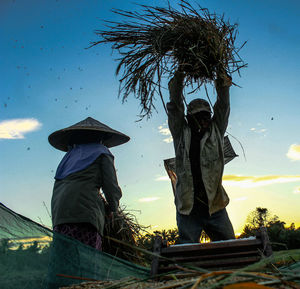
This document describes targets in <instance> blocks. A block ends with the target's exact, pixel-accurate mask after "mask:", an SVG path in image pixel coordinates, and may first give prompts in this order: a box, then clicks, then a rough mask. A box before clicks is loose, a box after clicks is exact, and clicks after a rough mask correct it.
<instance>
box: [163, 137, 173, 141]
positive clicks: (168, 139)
mask: <svg viewBox="0 0 300 289" xmlns="http://www.w3.org/2000/svg"><path fill="white" fill-rule="evenodd" d="M163 141H164V142H166V143H171V142H173V138H172V136H169V137H168V138H164V139H163Z"/></svg>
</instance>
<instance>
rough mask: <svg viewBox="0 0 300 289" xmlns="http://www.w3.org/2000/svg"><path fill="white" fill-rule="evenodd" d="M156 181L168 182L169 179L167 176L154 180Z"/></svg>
mask: <svg viewBox="0 0 300 289" xmlns="http://www.w3.org/2000/svg"><path fill="white" fill-rule="evenodd" d="M155 180H156V181H169V180H170V179H169V177H168V176H159V177H157V178H156V179H155Z"/></svg>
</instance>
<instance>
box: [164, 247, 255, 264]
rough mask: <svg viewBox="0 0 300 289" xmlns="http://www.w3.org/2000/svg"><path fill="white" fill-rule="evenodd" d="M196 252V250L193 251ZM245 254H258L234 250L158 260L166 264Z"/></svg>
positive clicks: (253, 251) (245, 255)
mask: <svg viewBox="0 0 300 289" xmlns="http://www.w3.org/2000/svg"><path fill="white" fill-rule="evenodd" d="M195 254H196V252H195ZM247 256H259V257H260V255H259V252H258V250H252V251H242V252H235V253H231V252H229V253H222V254H210V255H194V256H192V257H176V256H175V257H172V258H171V260H170V261H168V260H165V259H162V260H160V261H159V263H160V264H162V265H164V264H168V263H172V262H174V263H181V262H192V261H200V260H205V259H209V260H211V259H214V260H215V259H222V258H223V259H224V258H232V257H237V258H240V257H247Z"/></svg>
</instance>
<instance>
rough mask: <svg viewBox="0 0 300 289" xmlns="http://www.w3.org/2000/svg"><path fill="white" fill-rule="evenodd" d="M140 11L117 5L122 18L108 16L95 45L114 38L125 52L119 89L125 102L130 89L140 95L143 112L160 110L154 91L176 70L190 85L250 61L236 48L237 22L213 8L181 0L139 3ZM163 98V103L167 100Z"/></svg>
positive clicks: (118, 71)
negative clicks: (161, 4) (162, 4)
mask: <svg viewBox="0 0 300 289" xmlns="http://www.w3.org/2000/svg"><path fill="white" fill-rule="evenodd" d="M139 6H140V7H141V9H142V11H141V12H136V11H135V12H131V11H124V10H119V9H114V10H112V11H113V12H114V13H115V14H118V15H119V16H122V17H124V19H125V20H124V21H123V22H113V21H106V23H107V24H106V28H107V29H106V30H96V31H95V33H96V34H97V35H98V36H100V38H101V39H100V40H99V41H95V42H92V43H91V46H90V47H92V46H95V45H98V44H102V43H111V44H112V49H113V50H117V51H118V52H119V54H120V55H121V57H120V58H119V59H118V61H119V64H118V67H117V69H116V74H117V75H118V74H121V77H120V90H119V94H123V95H122V100H123V101H126V99H127V97H128V96H129V94H130V93H134V95H135V97H136V98H137V99H139V100H140V105H141V111H140V117H141V118H143V117H145V116H147V117H150V116H151V113H152V110H155V106H154V100H155V95H157V94H158V95H160V97H161V98H162V94H161V83H162V80H163V78H164V77H170V76H173V75H174V73H175V71H176V70H181V71H184V72H185V75H186V84H187V85H188V84H191V85H192V86H193V87H194V85H195V87H196V90H197V89H199V88H200V87H201V85H202V84H203V83H210V82H213V81H214V80H216V78H217V76H218V74H225V73H226V74H228V75H232V74H233V73H234V72H238V73H239V72H240V69H241V68H243V67H245V66H246V65H247V64H245V63H244V61H243V60H242V59H241V57H240V56H239V51H240V49H241V48H242V47H243V46H244V45H245V43H246V42H245V43H243V44H242V45H241V46H240V47H236V44H235V41H236V37H237V24H233V25H232V24H230V23H229V21H226V20H225V19H224V15H217V14H216V13H210V12H209V11H208V9H206V8H202V7H201V6H200V5H198V6H197V7H196V8H194V7H193V6H192V5H191V4H189V3H188V1H185V0H182V1H180V3H179V4H178V6H179V9H178V10H176V9H175V8H173V7H171V6H170V3H169V4H168V7H167V8H163V7H152V6H147V5H139ZM162 102H163V103H164V101H163V99H162Z"/></svg>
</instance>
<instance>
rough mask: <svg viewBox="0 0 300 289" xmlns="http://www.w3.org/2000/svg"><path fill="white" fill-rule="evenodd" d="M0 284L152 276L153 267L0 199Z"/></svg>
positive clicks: (65, 283) (27, 285) (46, 284)
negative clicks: (100, 247) (115, 253)
mask: <svg viewBox="0 0 300 289" xmlns="http://www.w3.org/2000/svg"><path fill="white" fill-rule="evenodd" d="M0 220H1V221H0V242H1V243H0V288H2V289H6V288H7V289H10V288H14V289H15V288H30V289H35V288H59V287H62V286H68V285H71V284H76V283H81V282H84V281H86V280H117V279H121V278H124V277H128V276H131V277H137V278H141V279H144V278H147V277H149V274H150V272H149V269H148V268H145V267H142V266H138V265H136V264H133V263H131V262H128V261H125V260H122V259H120V258H117V257H114V256H112V255H109V254H106V253H104V252H99V251H97V250H95V249H94V248H92V247H90V246H87V245H84V244H83V243H81V242H79V241H77V240H74V239H71V238H69V237H66V236H63V235H61V234H58V233H54V232H53V231H51V230H50V229H48V228H46V227H44V226H42V225H40V224H38V223H36V222H34V221H32V220H30V219H28V218H26V217H24V216H22V215H20V214H17V213H15V212H14V211H12V210H10V209H9V208H7V207H6V206H4V205H3V204H1V203H0Z"/></svg>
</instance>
